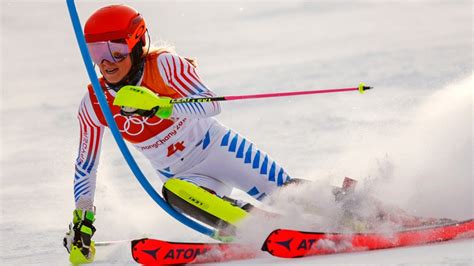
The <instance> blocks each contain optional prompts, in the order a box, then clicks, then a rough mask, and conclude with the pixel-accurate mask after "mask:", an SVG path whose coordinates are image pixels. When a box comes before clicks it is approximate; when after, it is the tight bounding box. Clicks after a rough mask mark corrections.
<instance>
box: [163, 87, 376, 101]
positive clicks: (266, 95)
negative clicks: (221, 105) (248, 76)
mask: <svg viewBox="0 0 474 266" xmlns="http://www.w3.org/2000/svg"><path fill="white" fill-rule="evenodd" d="M372 88H373V87H369V86H365V84H364V83H360V84H359V87H357V88H339V89H326V90H308V91H292V92H275V93H262V94H249V95H238V96H218V97H202V98H178V99H171V100H170V103H172V104H179V103H202V102H218V101H235V100H246V99H261V98H274V97H288V96H297V95H308V94H322V93H335V92H346V91H359V92H360V93H364V92H365V91H366V90H370V89H372Z"/></svg>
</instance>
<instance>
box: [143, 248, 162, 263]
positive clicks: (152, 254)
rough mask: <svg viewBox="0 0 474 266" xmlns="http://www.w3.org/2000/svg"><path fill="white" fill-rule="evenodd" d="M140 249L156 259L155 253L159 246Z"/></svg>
mask: <svg viewBox="0 0 474 266" xmlns="http://www.w3.org/2000/svg"><path fill="white" fill-rule="evenodd" d="M142 251H143V252H145V253H146V254H148V255H150V256H152V257H153V258H154V259H155V260H156V254H157V253H158V251H160V248H157V249H152V250H142Z"/></svg>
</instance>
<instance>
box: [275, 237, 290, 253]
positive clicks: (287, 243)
mask: <svg viewBox="0 0 474 266" xmlns="http://www.w3.org/2000/svg"><path fill="white" fill-rule="evenodd" d="M291 241H293V238H290V239H288V240H286V241H278V242H276V243H277V244H278V245H280V246H283V247H285V248H287V249H288V250H290V244H291Z"/></svg>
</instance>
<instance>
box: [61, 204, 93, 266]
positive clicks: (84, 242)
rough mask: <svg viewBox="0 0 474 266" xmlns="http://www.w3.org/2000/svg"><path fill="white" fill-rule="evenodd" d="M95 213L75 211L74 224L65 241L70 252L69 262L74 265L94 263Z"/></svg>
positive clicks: (64, 243)
mask: <svg viewBox="0 0 474 266" xmlns="http://www.w3.org/2000/svg"><path fill="white" fill-rule="evenodd" d="M94 221H95V214H94V212H93V211H89V210H81V209H75V210H74V212H73V222H72V223H71V224H69V231H68V232H67V233H66V236H65V237H64V239H63V245H64V247H65V248H66V249H67V251H68V252H69V260H70V261H71V263H72V264H82V263H90V262H92V261H94V256H95V246H94V241H92V236H93V235H94V233H95V227H94V225H92V224H93V223H94Z"/></svg>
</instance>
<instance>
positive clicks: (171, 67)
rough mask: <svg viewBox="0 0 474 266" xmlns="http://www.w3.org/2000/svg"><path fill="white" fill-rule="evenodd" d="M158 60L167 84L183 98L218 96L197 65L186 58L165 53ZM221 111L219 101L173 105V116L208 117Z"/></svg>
mask: <svg viewBox="0 0 474 266" xmlns="http://www.w3.org/2000/svg"><path fill="white" fill-rule="evenodd" d="M157 60H158V69H159V71H160V74H161V76H162V78H163V81H164V82H165V84H166V85H168V86H170V87H172V88H174V89H175V90H176V91H177V92H178V93H179V94H180V95H181V96H182V97H183V98H184V97H189V98H200V97H214V96H216V95H215V94H214V93H213V92H212V91H210V90H209V89H208V88H207V87H206V85H204V83H203V82H202V80H201V78H200V77H199V75H198V74H197V72H196V69H195V67H194V66H193V65H192V64H191V63H189V62H188V61H187V60H186V59H184V58H182V57H180V56H178V55H176V54H171V53H163V54H161V55H160V56H159V57H158V59H157ZM220 112H221V107H220V104H219V103H218V102H207V103H184V104H175V105H173V114H172V117H188V118H206V117H211V116H215V115H217V114H219V113H220Z"/></svg>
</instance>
